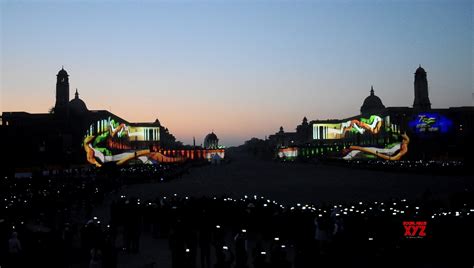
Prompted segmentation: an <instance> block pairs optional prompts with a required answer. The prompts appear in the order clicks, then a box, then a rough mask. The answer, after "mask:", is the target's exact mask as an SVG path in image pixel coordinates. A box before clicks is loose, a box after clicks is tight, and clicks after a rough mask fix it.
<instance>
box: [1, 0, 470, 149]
mask: <svg viewBox="0 0 474 268" xmlns="http://www.w3.org/2000/svg"><path fill="white" fill-rule="evenodd" d="M0 2H1V4H0V7H1V13H0V17H1V20H0V21H1V33H0V38H1V48H0V53H1V54H0V59H1V70H0V75H1V77H0V81H1V95H0V100H1V101H0V110H1V111H28V112H47V111H48V109H49V108H50V107H52V106H53V105H54V101H55V82H56V81H55V79H56V73H57V72H58V71H59V69H60V68H61V65H64V68H65V69H66V70H67V71H68V73H69V75H70V86H71V93H70V96H71V98H72V97H73V96H74V94H73V93H74V90H75V88H78V89H79V93H80V97H81V98H82V99H83V100H84V101H85V102H86V103H87V106H88V108H89V109H107V110H110V111H112V112H113V113H115V114H117V115H119V116H121V117H123V118H125V119H127V120H129V121H131V122H145V121H153V120H154V119H155V118H159V119H160V121H161V123H162V124H163V125H165V126H167V127H168V128H169V129H170V131H171V132H172V133H173V134H175V136H176V137H177V138H178V139H179V140H182V141H183V142H185V143H192V137H193V136H195V137H196V141H197V143H200V142H202V139H203V137H204V136H205V134H207V133H208V132H210V131H211V130H214V131H215V132H216V134H217V135H218V136H219V138H220V139H221V143H222V144H224V145H238V144H241V143H242V142H243V141H245V140H247V139H249V138H251V137H259V138H263V137H264V136H265V135H269V134H272V133H275V132H276V131H277V130H278V128H279V127H280V125H282V126H283V127H284V128H285V130H288V131H293V130H294V128H295V127H296V125H297V124H299V123H300V122H301V120H302V118H303V116H307V117H308V119H310V120H311V119H328V118H344V117H348V116H353V115H356V114H357V113H358V112H359V109H360V106H361V105H362V102H363V100H364V98H365V97H366V96H368V94H369V90H370V86H371V85H373V86H374V89H375V93H376V95H378V96H379V97H380V98H381V99H382V101H383V103H384V104H385V106H411V105H412V104H413V96H414V94H413V73H414V72H415V69H416V68H417V67H418V64H421V65H422V66H423V67H424V68H425V70H426V71H427V72H428V81H429V87H430V99H431V102H432V104H433V107H439V108H443V107H450V106H467V105H472V102H473V97H472V96H473V84H474V82H473V32H474V25H473V12H474V9H473V1H469V0H468V1H453V0H449V1H412V0H411V1H368V0H367V1H356V0H351V1H296V2H295V1H161V2H157V1H67V2H68V3H64V2H66V1H4V0H0Z"/></svg>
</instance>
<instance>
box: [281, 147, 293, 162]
mask: <svg viewBox="0 0 474 268" xmlns="http://www.w3.org/2000/svg"><path fill="white" fill-rule="evenodd" d="M296 157H298V147H288V148H280V149H278V158H281V159H295V158H296Z"/></svg>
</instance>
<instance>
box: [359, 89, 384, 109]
mask: <svg viewBox="0 0 474 268" xmlns="http://www.w3.org/2000/svg"><path fill="white" fill-rule="evenodd" d="M383 109H385V106H384V105H383V103H382V100H381V99H380V98H379V97H377V96H375V94H374V88H373V87H371V89H370V95H369V96H368V97H367V98H365V100H364V103H363V104H362V107H360V112H361V113H362V114H374V113H379V112H381V111H382V110H383Z"/></svg>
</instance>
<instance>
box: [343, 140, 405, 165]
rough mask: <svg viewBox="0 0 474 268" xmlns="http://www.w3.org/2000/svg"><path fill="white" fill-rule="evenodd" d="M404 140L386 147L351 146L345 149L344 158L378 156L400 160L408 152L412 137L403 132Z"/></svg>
mask: <svg viewBox="0 0 474 268" xmlns="http://www.w3.org/2000/svg"><path fill="white" fill-rule="evenodd" d="M401 136H402V141H401V142H397V143H394V144H390V145H387V146H386V147H385V148H377V147H362V146H350V147H349V148H347V149H344V150H343V154H345V156H344V157H343V159H346V160H350V159H353V158H359V159H360V158H370V157H378V158H382V159H385V160H394V161H396V160H400V159H401V158H402V157H403V156H404V155H405V154H406V153H407V152H408V144H409V143H410V138H409V137H408V136H407V135H406V133H404V134H402V135H401Z"/></svg>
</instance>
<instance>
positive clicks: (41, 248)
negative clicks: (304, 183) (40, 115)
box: [0, 167, 474, 268]
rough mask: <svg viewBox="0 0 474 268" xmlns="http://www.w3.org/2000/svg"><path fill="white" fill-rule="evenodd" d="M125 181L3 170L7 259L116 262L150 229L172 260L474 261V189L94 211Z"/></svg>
mask: <svg viewBox="0 0 474 268" xmlns="http://www.w3.org/2000/svg"><path fill="white" fill-rule="evenodd" d="M135 168H136V167H135ZM134 171H135V170H134ZM121 172H124V171H121ZM127 172H128V171H127ZM130 172H131V171H130ZM142 172H146V170H145V169H143V170H142ZM122 174H123V173H122ZM157 174H158V173H157ZM150 176H151V175H150ZM119 183H120V182H117V181H116V180H113V179H110V176H109V175H103V174H100V173H98V172H97V171H93V170H92V171H70V172H68V173H62V174H52V175H51V174H50V175H48V176H38V177H36V178H27V179H14V178H10V177H5V178H2V180H1V182H0V194H1V200H0V205H1V208H0V237H1V241H2V244H1V248H0V252H1V253H0V266H1V267H72V266H74V265H76V266H75V267H77V265H78V266H79V267H117V265H118V256H119V254H120V253H121V252H123V253H126V254H137V253H139V252H140V251H141V250H142V249H141V248H140V245H141V243H140V241H141V239H142V236H144V235H149V236H152V237H154V238H156V239H166V240H167V241H168V245H169V250H170V256H171V262H172V267H173V268H175V267H176V268H181V267H183V268H185V267H191V268H194V267H196V268H197V267H203V268H210V267H213V268H227V267H228V268H230V267H235V268H239V267H249V268H250V267H254V268H265V267H276V268H279V267H282V268H283V267H288V268H289V267H295V268H299V267H326V266H327V267H329V266H331V267H333V266H340V265H346V266H350V267H353V266H356V267H400V266H402V265H403V266H404V267H407V266H410V265H417V264H426V263H428V264H433V265H432V266H434V267H448V266H449V267H452V264H453V263H465V264H470V263H471V262H472V257H471V255H470V251H471V250H472V241H473V240H472V239H473V238H474V236H473V230H472V226H474V217H473V216H474V193H473V192H472V191H471V190H467V189H466V191H464V192H461V193H456V194H453V195H452V198H451V199H450V200H449V202H447V203H446V202H441V201H438V200H436V199H433V198H432V197H431V195H430V194H429V193H427V194H425V195H424V196H423V198H422V199H420V200H412V201H408V200H405V199H397V200H395V199H389V200H381V201H370V202H367V201H360V202H352V203H340V204H339V203H337V204H336V203H331V204H317V205H314V204H304V203H301V204H293V205H287V204H280V203H279V202H277V201H275V200H271V199H268V198H265V197H263V196H259V195H248V196H242V197H232V196H225V197H223V196H219V197H217V196H216V197H199V198H196V197H190V196H178V195H176V194H173V195H169V196H158V197H156V198H155V199H153V200H144V199H141V198H140V197H129V196H123V195H122V196H120V197H119V198H118V199H117V200H114V201H113V202H112V204H111V205H110V219H107V222H103V220H102V219H101V218H98V217H94V215H92V208H93V207H94V206H96V205H98V204H100V203H101V202H102V199H103V198H104V193H106V192H110V191H115V190H117V189H118V187H120V184H119ZM406 222H408V223H416V224H419V223H421V225H422V226H424V227H423V230H422V231H423V232H422V233H420V231H421V230H418V232H417V231H416V230H415V229H410V230H409V231H408V233H407V228H406ZM410 228H411V227H410ZM413 230H415V231H413ZM412 231H413V232H412ZM466 245H468V246H466ZM469 258H471V259H469ZM407 260H410V262H409V263H406V262H407Z"/></svg>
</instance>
